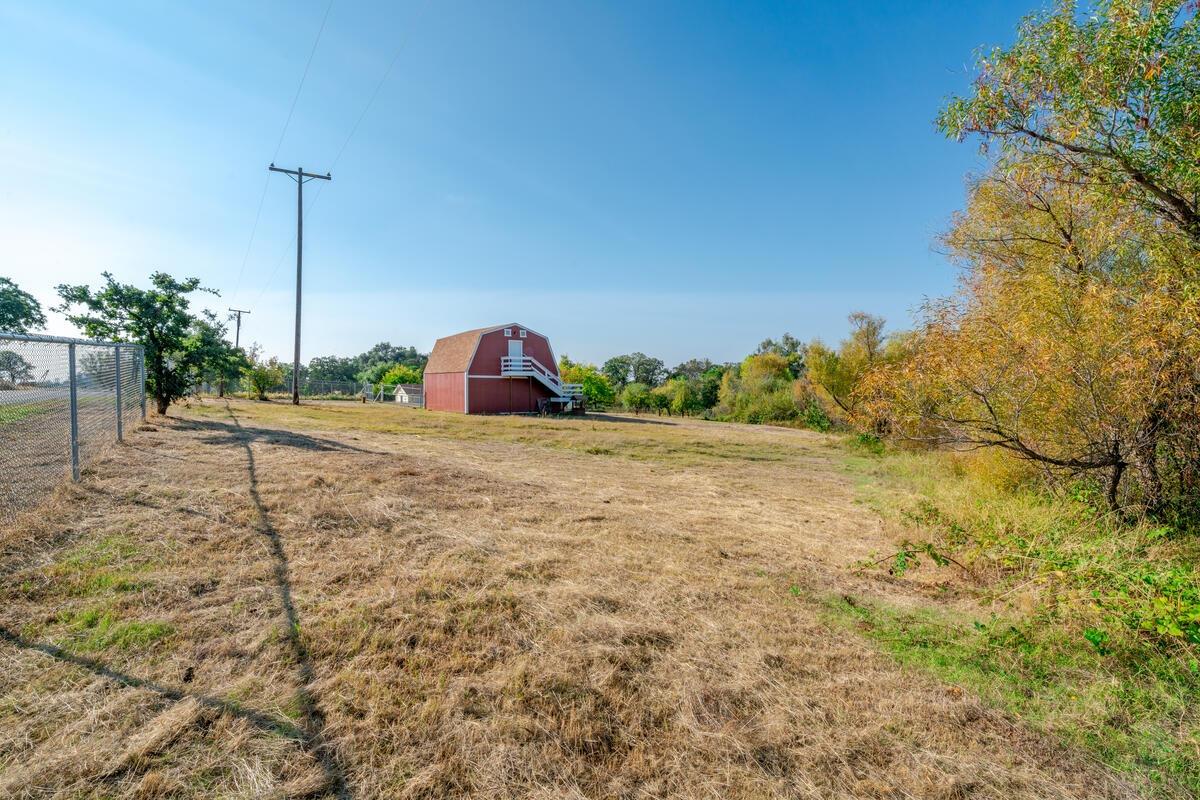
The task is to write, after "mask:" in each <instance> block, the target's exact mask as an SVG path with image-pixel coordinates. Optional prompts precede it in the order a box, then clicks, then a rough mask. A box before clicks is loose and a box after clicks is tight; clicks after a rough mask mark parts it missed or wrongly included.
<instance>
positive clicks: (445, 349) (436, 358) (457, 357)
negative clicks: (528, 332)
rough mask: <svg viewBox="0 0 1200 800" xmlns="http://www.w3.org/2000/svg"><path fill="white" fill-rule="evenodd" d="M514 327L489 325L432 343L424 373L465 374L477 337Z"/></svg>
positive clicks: (444, 337)
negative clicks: (431, 350)
mask: <svg viewBox="0 0 1200 800" xmlns="http://www.w3.org/2000/svg"><path fill="white" fill-rule="evenodd" d="M508 327H516V323H512V322H510V323H507V324H505V325H489V326H488V327H486V328H476V329H474V330H471V331H463V332H462V333H456V334H454V335H453V336H443V337H442V338H441V339H438V340H437V341H436V342H434V343H433V352H432V353H430V354H429V362H428V363H426V364H425V372H427V373H430V374H433V373H438V372H466V371H467V367H469V366H471V356H472V355H474V354H475V343H476V342H478V341H479V337H480V336H482V335H483V334H485V333H488V332H489V331H495V330H499V329H500V328H508Z"/></svg>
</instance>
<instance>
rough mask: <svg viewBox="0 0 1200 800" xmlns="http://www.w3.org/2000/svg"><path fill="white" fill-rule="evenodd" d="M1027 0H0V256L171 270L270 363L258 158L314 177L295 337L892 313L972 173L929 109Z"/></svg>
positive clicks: (272, 189)
mask: <svg viewBox="0 0 1200 800" xmlns="http://www.w3.org/2000/svg"><path fill="white" fill-rule="evenodd" d="M1040 5H1041V3H1039V2H1036V1H1034V2H1015V0H1007V1H1002V0H970V1H969V2H962V1H961V0H959V1H957V2H951V1H950V0H946V1H944V2H934V1H933V0H924V1H918V0H913V1H912V2H904V3H895V2H882V0H880V2H860V3H842V2H794V3H758V4H751V3H745V2H728V3H698V2H646V1H645V0H636V1H631V2H593V3H583V2H571V3H563V2H549V1H548V2H515V1H514V2H506V3H485V2H475V3H465V2H437V3H424V2H423V3H411V2H407V3H399V2H381V3H362V2H350V1H349V0H334V1H333V3H332V6H329V5H328V3H327V0H313V1H312V2H308V1H305V2H296V3H269V2H256V3H240V2H204V3H192V4H183V3H164V2H135V1H132V0H131V1H129V2H122V3H108V2H105V3H100V2H79V3H55V2H39V3H26V2H10V1H9V0H0V98H2V99H3V112H2V113H0V238H2V239H3V241H4V242H5V248H4V252H5V255H4V257H3V259H2V260H0V275H6V276H9V277H11V278H13V279H14V280H16V281H17V282H18V283H19V284H20V285H22V286H23V287H24V288H26V289H28V290H29V291H32V292H33V293H34V294H35V295H37V296H38V297H39V298H40V299H41V300H42V302H43V304H45V305H50V304H52V302H53V300H54V294H53V287H54V285H56V284H58V283H61V282H85V283H87V282H91V283H95V282H97V281H98V279H99V274H100V272H101V271H102V270H106V269H107V270H110V271H112V272H113V273H115V274H116V275H117V276H118V277H119V278H120V279H122V280H126V281H133V282H144V281H145V278H146V276H147V275H148V274H149V273H150V272H151V271H153V270H155V269H163V270H166V271H168V272H171V273H172V274H175V275H178V276H192V275H195V276H198V277H200V278H201V279H202V280H203V281H204V283H205V284H206V285H207V286H210V287H212V288H214V289H217V290H219V291H220V292H221V295H222V296H221V298H219V299H204V298H199V299H200V302H201V303H204V304H207V305H209V306H211V307H213V308H215V309H224V308H225V307H226V306H229V305H233V306H238V307H241V308H249V309H251V310H252V314H251V316H250V317H248V318H246V321H245V326H244V328H243V337H244V340H248V341H254V342H259V343H261V344H262V345H263V346H264V347H265V349H266V350H267V352H269V353H275V354H279V355H286V354H290V347H291V345H290V342H291V339H290V337H291V326H292V313H293V311H292V303H293V281H294V269H295V256H294V249H293V242H294V238H293V237H294V231H295V187H294V184H293V183H292V182H291V181H289V180H288V179H287V178H286V177H284V176H281V175H270V176H268V173H267V172H266V166H267V163H268V162H269V161H271V159H272V156H273V154H274V153H275V152H276V149H277V147H278V156H277V157H276V158H275V160H276V161H277V162H278V163H279V164H281V165H284V166H288V167H295V166H303V167H305V168H306V169H308V170H311V171H320V172H324V171H326V170H332V171H333V174H334V180H333V181H332V182H331V183H330V184H328V185H326V186H324V187H320V185H319V184H317V183H311V184H309V185H308V186H307V187H306V192H308V198H306V199H309V200H310V203H309V205H310V209H309V211H308V214H307V216H306V223H305V250H304V254H305V298H304V305H305V316H304V348H303V349H304V357H305V359H307V358H309V357H312V356H316V355H328V354H335V353H336V354H352V353H356V352H360V351H362V350H364V349H366V348H367V347H369V346H370V345H371V344H373V343H375V342H377V341H381V340H388V341H391V342H393V343H395V344H415V345H417V346H418V347H420V348H423V349H427V348H429V347H431V346H432V344H433V341H434V339H436V338H437V337H438V336H442V335H446V334H449V333H453V332H455V331H457V330H460V329H463V328H467V327H475V326H479V325H484V324H491V323H497V322H506V321H514V320H515V321H520V322H522V323H524V324H527V325H529V326H530V327H532V328H534V329H536V330H540V331H542V332H544V333H547V334H549V335H550V336H551V338H552V341H553V342H554V343H555V346H556V349H557V350H558V352H559V353H563V352H565V353H568V354H570V355H571V356H572V357H573V358H577V359H586V360H594V361H601V360H603V359H604V358H607V357H608V356H610V355H613V354H616V353H623V352H629V351H632V350H642V351H644V352H647V353H650V354H653V355H657V356H659V357H661V358H663V359H664V360H666V361H667V362H670V363H674V362H677V361H681V360H683V359H686V358H689V357H692V356H698V357H699V356H705V357H710V358H713V359H715V360H733V359H738V358H741V357H742V356H743V355H745V354H746V353H747V352H749V351H751V350H752V349H753V348H754V346H755V345H756V344H757V343H758V342H759V341H760V340H761V339H763V338H764V337H766V336H778V335H779V334H781V333H783V332H784V331H785V330H786V331H790V332H791V333H792V334H794V335H796V336H799V337H801V338H806V339H807V338H810V337H814V336H821V337H824V338H826V339H829V340H836V339H838V338H839V337H841V336H842V335H843V334H844V333H845V328H846V325H845V316H846V314H847V313H848V312H850V311H852V310H855V309H863V310H867V311H871V312H874V313H879V314H883V315H885V316H886V317H888V319H889V320H891V321H892V322H893V323H894V324H895V325H896V326H898V327H903V326H904V325H905V324H907V322H908V320H909V319H910V312H911V310H912V309H913V308H914V307H915V306H917V305H918V304H919V303H920V302H921V300H922V298H923V297H926V296H930V295H937V294H942V293H945V292H946V291H948V290H949V289H950V287H951V286H952V283H953V279H954V272H953V269H952V268H951V267H950V266H949V265H948V264H947V263H946V261H945V259H944V258H943V257H942V256H941V255H939V254H938V253H937V252H936V247H935V244H934V238H935V236H936V234H937V233H938V231H940V230H942V229H943V228H944V227H945V225H946V223H947V221H948V219H949V217H950V215H951V214H952V213H953V212H954V210H955V209H956V208H958V207H960V206H961V204H962V201H963V177H964V175H965V174H966V173H967V172H969V171H971V170H977V169H979V167H980V164H981V162H980V157H979V154H978V152H977V149H976V147H975V146H974V145H973V144H956V143H954V142H950V141H947V140H945V139H943V138H942V137H941V136H940V135H939V134H938V133H937V132H936V131H935V130H934V127H933V124H932V119H933V117H934V115H935V114H936V112H937V110H938V108H939V107H940V105H941V102H942V100H943V99H944V98H945V97H946V96H948V95H949V94H951V93H954V92H961V91H964V90H965V89H966V88H967V86H968V82H969V78H970V72H969V67H970V63H971V60H972V53H973V52H974V51H975V50H976V48H978V47H980V46H982V45H985V44H986V45H991V44H1003V43H1007V42H1009V41H1011V39H1012V36H1013V33H1014V30H1015V28H1016V24H1017V22H1018V20H1019V19H1020V17H1021V16H1023V15H1024V14H1027V13H1029V12H1030V11H1032V10H1034V9H1036V8H1037V7H1039V6H1040ZM327 7H328V8H329V14H328V18H327V21H326V24H325V28H324V31H323V34H322V36H321V38H320V41H319V44H318V46H317V49H316V51H315V54H314V55H313V58H312V62H311V67H310V70H309V72H308V76H307V79H306V81H305V84H304V87H303V91H302V92H301V93H300V95H299V98H298V100H297V102H296V105H295V111H294V114H293V116H292V118H291V121H290V124H289V125H288V127H287V131H286V135H285V136H284V137H283V140H282V143H280V134H281V131H282V130H283V128H284V123H285V120H286V119H287V117H288V111H289V108H290V107H291V105H292V101H293V97H294V96H295V94H296V88H297V84H298V83H299V81H300V77H301V74H302V73H303V71H304V67H305V63H306V62H307V61H308V59H309V54H310V52H311V51H312V45H313V41H314V38H315V37H316V34H317V31H318V28H319V27H320V25H321V21H322V18H323V17H324V15H325V13H326V9H327ZM393 59H394V63H393ZM389 64H392V69H391V71H390V73H388V77H387V80H386V81H385V82H384V83H383V84H382V87H381V88H380V90H379V92H378V95H377V96H376V98H375V100H374V102H373V104H372V105H371V106H370V108H369V110H368V111H367V114H366V115H365V116H364V117H362V121H361V124H360V125H359V126H358V128H357V129H355V133H354V135H353V137H352V138H350V139H349V141H348V143H347V137H348V136H349V134H350V133H351V130H352V129H354V125H355V121H356V120H357V119H359V117H360V115H361V114H362V112H363V110H364V108H365V107H366V106H367V103H368V100H369V99H370V97H371V96H372V93H373V92H374V91H375V89H376V87H377V86H378V85H379V81H380V79H381V78H382V77H383V75H384V74H385V71H387V69H388V65H389ZM343 145H345V149H344V150H343V149H342V148H343ZM339 152H341V156H340V158H337V157H338V153H339ZM335 159H337V160H336V163H334V162H335ZM264 185H265V186H266V190H265V195H264ZM318 189H319V191H320V195H319V199H318V200H316V202H315V204H314V203H312V202H311V201H312V199H313V198H315V197H316V196H317V191H318ZM260 199H262V212H261V216H260V219H259V223H258V226H257V229H256V230H254V236H253V240H251V231H252V228H253V224H254V219H255V214H256V211H257V209H258V208H259V203H260ZM248 245H249V249H248V251H247V247H248ZM247 252H248V255H247ZM243 262H244V268H243ZM51 331H52V332H55V333H66V334H69V333H73V330H72V329H71V328H70V326H69V325H67V324H66V323H65V322H64V321H62V320H61V319H57V318H55V319H54V320H52V324H51Z"/></svg>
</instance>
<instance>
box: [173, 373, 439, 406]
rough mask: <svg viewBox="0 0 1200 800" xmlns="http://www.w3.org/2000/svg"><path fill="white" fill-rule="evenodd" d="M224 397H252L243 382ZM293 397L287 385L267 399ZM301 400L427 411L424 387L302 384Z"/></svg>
mask: <svg viewBox="0 0 1200 800" xmlns="http://www.w3.org/2000/svg"><path fill="white" fill-rule="evenodd" d="M196 390H197V391H198V392H199V393H200V394H202V395H207V396H217V395H219V394H220V393H221V391H222V387H221V386H220V385H219V384H216V383H202V384H200V385H199V386H197V387H196ZM224 394H225V395H226V396H229V397H247V396H249V395H250V394H252V393H251V392H250V391H249V390H248V388H247V387H245V386H243V385H242V382H241V380H233V381H226V383H225V386H224ZM291 396H292V385H291V384H290V383H287V382H284V383H280V384H277V385H275V386H272V387H271V388H270V389H268V390H267V397H269V398H271V399H273V400H283V399H289V398H291ZM300 396H301V397H303V398H306V399H308V400H362V399H363V398H366V399H367V401H373V402H377V403H399V404H400V405H404V406H412V407H414V408H423V407H424V404H425V397H424V387H422V386H421V384H419V383H417V384H407V383H406V384H399V385H392V384H383V383H375V384H372V383H355V382H353V381H314V380H304V381H301V382H300Z"/></svg>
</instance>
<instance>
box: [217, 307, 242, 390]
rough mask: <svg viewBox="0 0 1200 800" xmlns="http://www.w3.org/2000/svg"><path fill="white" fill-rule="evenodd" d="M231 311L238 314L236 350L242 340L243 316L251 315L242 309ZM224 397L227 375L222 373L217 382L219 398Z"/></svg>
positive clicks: (234, 339) (234, 338)
mask: <svg viewBox="0 0 1200 800" xmlns="http://www.w3.org/2000/svg"><path fill="white" fill-rule="evenodd" d="M229 310H230V311H232V312H233V313H235V314H237V328H236V329H235V331H236V332H235V333H234V334H233V346H234V348H235V349H236V348H237V346H238V345H239V344H240V343H241V340H242V314H249V313H250V312H249V311H244V310H242V309H240V308H231V309H229ZM224 396H225V374H224V373H222V374H221V380H220V381H218V382H217V397H224Z"/></svg>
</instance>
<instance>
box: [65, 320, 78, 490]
mask: <svg viewBox="0 0 1200 800" xmlns="http://www.w3.org/2000/svg"><path fill="white" fill-rule="evenodd" d="M67 380H68V381H69V383H70V404H71V411H70V417H71V480H73V481H78V480H79V391H78V387H77V383H78V381H77V380H76V379H75V343H74V342H71V343H70V344H69V345H67Z"/></svg>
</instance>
